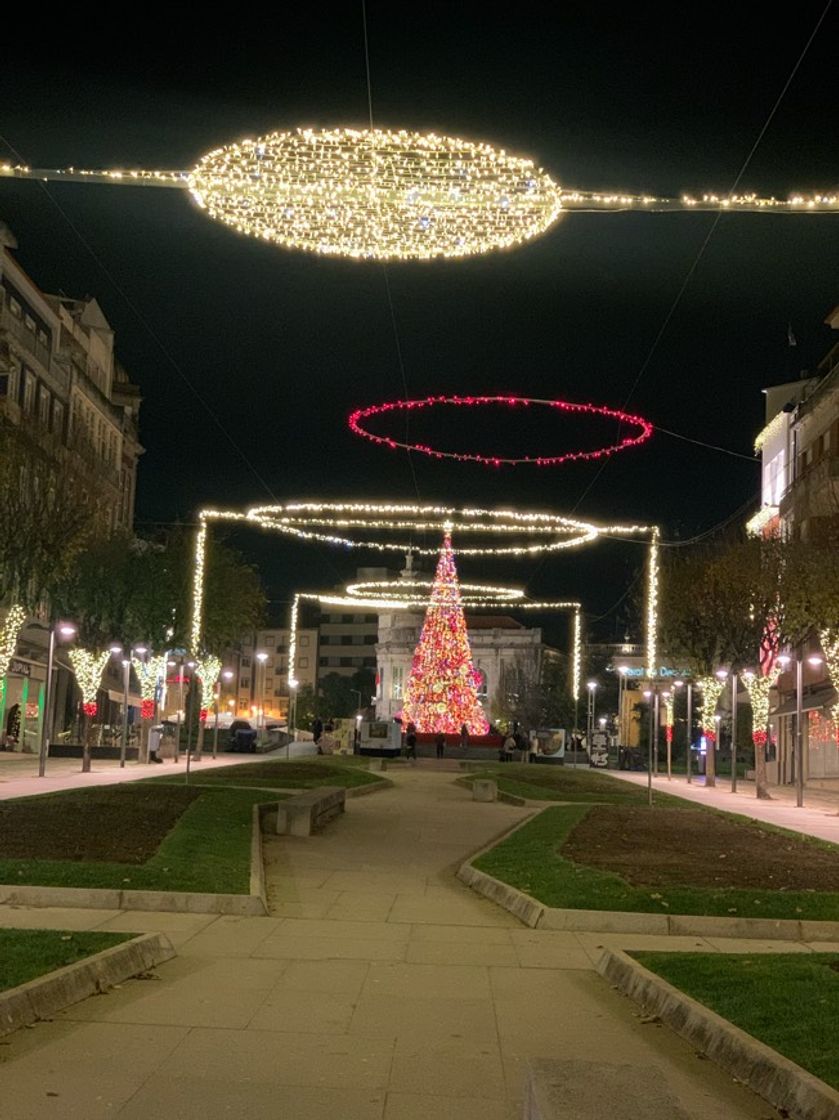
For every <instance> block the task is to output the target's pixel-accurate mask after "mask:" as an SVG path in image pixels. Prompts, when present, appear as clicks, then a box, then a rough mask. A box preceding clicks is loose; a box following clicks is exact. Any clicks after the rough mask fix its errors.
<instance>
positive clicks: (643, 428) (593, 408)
mask: <svg viewBox="0 0 839 1120" xmlns="http://www.w3.org/2000/svg"><path fill="white" fill-rule="evenodd" d="M488 404H501V405H507V406H509V407H510V408H517V407H519V406H522V407H528V406H529V405H532V404H537V405H547V406H548V407H549V408H556V409H559V410H561V411H562V412H572V413H574V412H576V413H588V414H589V415H595V416H605V417H607V418H608V419H611V420H618V421H620V423H621V424H627V425H629V424H631V425H634V426H636V427H637V429H638V430H637V431H636V432H635V433H630V434H629V435H626V436H623V437H622V438H621V439H620V440H618V442H617V443H613V444H607V445H606V446H604V447H597V448H593V449H591V450H589V451H567V452H565V453H564V454H562V455H524V456H522V457H520V458H510V457H508V456H504V455H479V454H477V453H472V452H461V451H439V450H437V449H436V448H433V447H429V446H428V445H427V444H422V443H408V442H407V441H405V440H398V439H394V438H393V437H392V436H379V435H376V434H375V433H373V432H370V431H368V430H367V429H366V428H364V427H363V426H362V423H361V422H362V421H363V420H366V419H367V418H368V417H369V416H378V415H381V414H382V413H383V412H411V411H414V410H417V409H425V408H434V407H436V406H437V405H454V406H456V407H463V408H478V407H481V406H483V405H488ZM347 424H348V425H349V428H350V431H352V432H354V433H355V434H356V435H358V436H363V438H364V439H369V440H371V441H372V442H373V443H378V444H383V445H384V446H385V447H390V448H392V449H396V448H399V447H401V448H404V450H406V451H416V452H418V453H419V454H421V455H429V456H431V457H432V458H434V459H456V460H457V461H458V462H460V463H481V464H483V465H484V466H488V467H501V466H520V465H522V464H524V463H526V464H529V465H535V466H538V467H556V466H559V465H560V464H561V463H570V462H583V461H585V460H587V459H603V458H605V457H607V456H609V455H615V454H616V453H617V452H619V451H625V450H626V449H627V448H630V447H637V445H638V444H640V443H644V442H645V441H646V440H648V439H649V438H650V436H651V435H652V433H653V425H652V424H651V423H650V422H649V420H645V419H644V418H643V417H641V416H634V415H632V414H631V413H628V412H623V411H622V410H621V409H617V408H607V407H606V406H605V405H599V404H580V403H577V402H574V401H562V400H542V399H539V398H536V397H517V396H478V397H476V396H450V397H445V396H442V397H441V396H438V397H424V398H422V399H419V400H396V401H385V402H383V403H382V404H373V405H368V406H367V408H357V409H356V410H355V411H354V412H352V413H350V416H349V418H348V420H347Z"/></svg>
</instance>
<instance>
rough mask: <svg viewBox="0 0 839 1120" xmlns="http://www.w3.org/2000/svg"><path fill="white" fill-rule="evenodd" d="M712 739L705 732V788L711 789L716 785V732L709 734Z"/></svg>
mask: <svg viewBox="0 0 839 1120" xmlns="http://www.w3.org/2000/svg"><path fill="white" fill-rule="evenodd" d="M711 735H713V736H714V738H713V739H712V738H711V736H710V735H709V734H708V731H707V730H706V732H705V788H706V789H712V788H713V787H714V786H715V785H716V784H717V740H716V730H714V731H712V732H711Z"/></svg>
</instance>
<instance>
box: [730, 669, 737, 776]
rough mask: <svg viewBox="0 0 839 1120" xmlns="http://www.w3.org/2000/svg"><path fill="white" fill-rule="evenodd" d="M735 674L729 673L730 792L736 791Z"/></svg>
mask: <svg viewBox="0 0 839 1120" xmlns="http://www.w3.org/2000/svg"><path fill="white" fill-rule="evenodd" d="M737 688H738V679H737V674H736V673H732V674H731V792H732V793H736V792H737Z"/></svg>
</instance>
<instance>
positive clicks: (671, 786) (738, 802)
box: [608, 770, 839, 844]
mask: <svg viewBox="0 0 839 1120" xmlns="http://www.w3.org/2000/svg"><path fill="white" fill-rule="evenodd" d="M608 773H609V775H610V777H613V778H620V779H621V780H623V781H627V782H634V783H635V784H636V785H640V786H644V787H646V785H647V775H646V774H640V773H634V772H631V771H626V770H610V771H609V772H608ZM653 789H655V790H658V791H660V792H661V793H670V794H673V796H674V797H683V798H684V799H685V800H686V801H695V802H696V803H697V804H700V805H711V806H712V807H713V808H714V809H724V810H726V811H727V812H729V813H740V814H742V815H743V816H746V817H751V818H752V819H753V820H756V821H763V822H764V823H765V824H774V825H777V826H778V828H788V829H790V830H791V831H793V832H802V833H804V834H805V835H806V836H816V837H818V838H819V839H820V840H830V841H832V842H833V843H834V844H839V793H834V792H833V791H831V790H815V789H814V790H809V789H807V790H805V791H804V805H803V806H802V807H801V808H800V809H799V808H798V807H797V806H796V804H795V790H794V789H793V788H791V787H789V786H781V787H775V786H772V787H771V789H770V792H771V794H772V800H771V801H763V800H760V801H759V800H758V799H757V798H756V797H755V787H754V782H746V781H742V780H740V781H738V782H737V792H736V793H732V792H731V779H730V778H728V777H726V778H720V777H718V778H717V784H716V786H714V787H712V788H711V789H706V788H705V780H704V778H694V779H693V781H692V782H690V783H689V782H688V781H687V779H686V778H685V776H684V775H683V774H674V775H673V778H672V780H671V781H669V782H668V780H667V775H666V774H664V775H662V774H658V775H653Z"/></svg>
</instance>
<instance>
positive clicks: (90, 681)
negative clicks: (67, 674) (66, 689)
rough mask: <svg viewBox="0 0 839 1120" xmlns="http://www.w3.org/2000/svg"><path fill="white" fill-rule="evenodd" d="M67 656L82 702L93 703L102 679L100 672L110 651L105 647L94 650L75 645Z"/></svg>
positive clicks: (106, 662)
mask: <svg viewBox="0 0 839 1120" xmlns="http://www.w3.org/2000/svg"><path fill="white" fill-rule="evenodd" d="M67 656H68V657H69V658H70V664H71V665H72V666H73V674H74V676H75V678H76V681H77V683H78V686H79V689H80V691H81V694H82V703H83V704H85V705H94V704H95V703H96V693H97V692H98V691H99V685H100V683H101V681H102V673H103V672H104V669H105V666H106V665H107V664H108V658H109V657H110V656H111V651H110V650H107V649H105V650H100V651H99V652H96V651H94V650H88V649H82V648H81V647H80V646H76V647H75V648H74V649H71V650H70V652H69V653H68V655H67Z"/></svg>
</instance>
